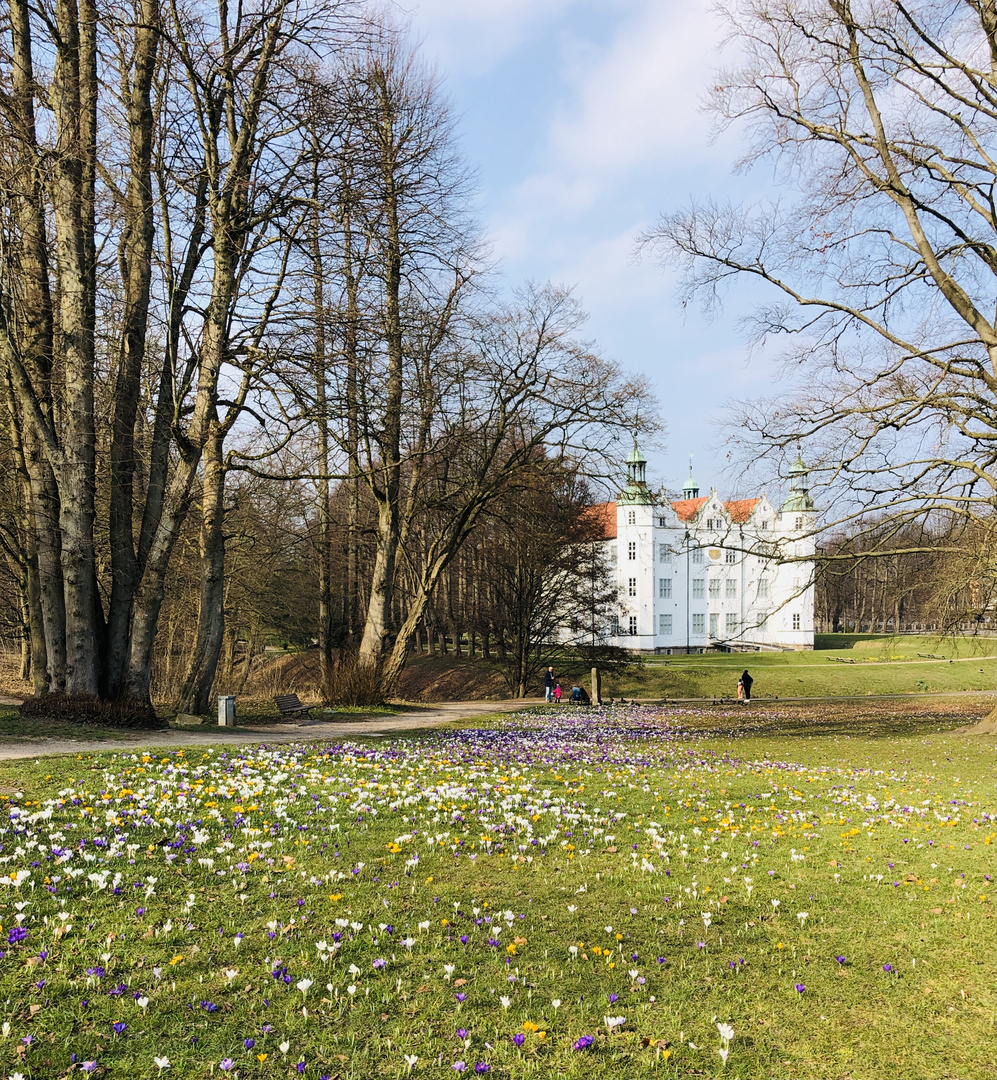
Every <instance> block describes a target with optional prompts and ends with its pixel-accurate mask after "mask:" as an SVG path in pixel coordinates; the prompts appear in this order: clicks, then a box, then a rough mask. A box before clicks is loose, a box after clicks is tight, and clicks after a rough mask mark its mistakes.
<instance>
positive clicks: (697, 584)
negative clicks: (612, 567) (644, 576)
mask: <svg viewBox="0 0 997 1080" xmlns="http://www.w3.org/2000/svg"><path fill="white" fill-rule="evenodd" d="M720 584H721V582H720V578H710V580H709V595H710V599H711V600H719V599H720ZM723 586H724V598H725V599H727V600H736V599H737V581H736V580H735V579H734V578H727V579H726V580H725V581H724V582H723ZM706 589H707V581H706V578H693V579H692V599H693V600H703V599H705V596H706V591H705V590H706ZM627 595H628V596H636V595H637V579H636V578H635V577H632V578H628V579H627ZM769 595H770V593H769V581H768V579H767V578H759V580H758V596H759V598H761V599H763V600H767V599H768V598H769ZM671 596H672V579H671V578H665V577H663V578H658V599H659V600H670V599H671Z"/></svg>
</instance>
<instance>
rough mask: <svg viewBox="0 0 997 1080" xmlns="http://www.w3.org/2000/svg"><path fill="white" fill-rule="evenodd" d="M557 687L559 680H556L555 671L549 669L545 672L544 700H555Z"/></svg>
mask: <svg viewBox="0 0 997 1080" xmlns="http://www.w3.org/2000/svg"><path fill="white" fill-rule="evenodd" d="M556 685H557V679H555V678H554V669H553V668H552V667H549V668H547V670H546V671H545V672H544V698H545V699H546V700H547V701H553V700H554V687H555V686H556Z"/></svg>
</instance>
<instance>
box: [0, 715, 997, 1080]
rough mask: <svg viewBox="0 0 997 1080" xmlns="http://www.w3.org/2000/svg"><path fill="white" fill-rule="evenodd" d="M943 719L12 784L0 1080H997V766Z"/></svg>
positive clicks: (339, 747) (105, 757) (528, 718)
mask: <svg viewBox="0 0 997 1080" xmlns="http://www.w3.org/2000/svg"><path fill="white" fill-rule="evenodd" d="M940 708H941V707H940V706H938V705H935V706H932V707H930V708H929V707H927V706H925V705H923V704H921V705H919V704H908V705H904V706H897V707H892V706H887V705H886V704H885V703H876V704H870V705H868V706H862V707H858V706H854V707H846V706H836V705H824V706H820V707H809V706H808V707H792V706H770V707H764V706H760V707H758V708H757V709H752V710H751V712H746V711H745V710H743V709H738V708H736V707H732V708H730V709H726V710H724V709H709V710H705V711H704V710H699V709H685V710H676V709H663V708H639V707H638V708H628V709H619V708H617V709H607V710H592V711H586V710H568V709H560V710H556V711H555V710H552V709H540V710H536V711H535V712H534V713H532V714H531V713H527V714H523V715H517V716H511V717H506V718H504V719H502V720H501V721H493V726H492V727H490V728H489V729H487V730H486V729H483V728H481V727H478V728H468V729H464V730H453V729H449V730H441V731H437V732H434V733H428V734H423V735H419V736H416V737H411V738H399V739H395V740H388V739H377V740H375V739H361V740H354V741H351V742H348V743H342V744H335V745H331V746H319V745H305V744H302V745H296V746H280V747H266V746H252V747H243V748H241V749H239V748H236V747H231V746H229V747H225V748H220V749H218V750H213V749H207V750H203V751H202V750H201V749H200V748H197V749H196V751H195V750H194V749H188V750H187V751H169V752H160V753H155V752H150V753H147V754H142V753H120V754H112V753H93V754H87V755H84V756H83V757H81V758H77V757H76V756H73V757H72V758H58V757H55V758H49V759H43V760H42V761H41V762H40V764H39V765H37V766H36V765H34V764H26V763H24V762H16V763H0V799H3V800H4V801H5V802H6V803H7V804H9V806H8V810H7V813H6V814H5V819H7V818H9V820H5V824H4V825H3V827H0V845H2V848H0V864H2V869H0V872H2V873H3V875H5V877H4V884H0V895H2V896H3V904H2V906H0V912H2V922H3V928H2V931H0V933H2V941H0V952H3V953H4V955H3V956H2V958H0V1002H3V1005H2V1012H3V1016H2V1018H0V1020H2V1023H3V1028H2V1037H0V1076H3V1077H4V1078H7V1077H9V1076H12V1075H14V1074H16V1073H20V1074H21V1075H22V1076H23V1077H25V1078H32V1080H40V1078H44V1080H48V1078H54V1077H60V1078H61V1077H67V1076H69V1075H73V1076H75V1075H77V1074H78V1073H80V1072H81V1071H83V1072H84V1073H87V1072H88V1073H89V1074H91V1075H94V1076H97V1077H121V1078H129V1080H131V1078H137V1080H139V1078H145V1077H155V1076H157V1075H160V1072H161V1074H162V1075H163V1076H167V1077H169V1076H176V1077H181V1076H182V1077H185V1078H195V1077H196V1078H201V1077H205V1078H207V1077H212V1078H214V1077H219V1076H224V1075H231V1076H239V1077H242V1078H261V1080H262V1078H264V1077H266V1078H270V1077H296V1076H305V1077H306V1078H312V1080H319V1078H320V1077H328V1078H330V1080H332V1078H333V1077H339V1078H340V1080H361V1078H363V1080H367V1078H375V1077H376V1078H381V1077H404V1076H406V1075H409V1074H410V1075H412V1076H415V1077H419V1076H426V1077H440V1078H442V1077H447V1076H454V1075H455V1074H462V1073H466V1074H467V1075H482V1074H484V1073H488V1074H489V1075H491V1076H494V1077H503V1078H506V1077H508V1078H512V1077H517V1078H518V1077H535V1078H538V1080H540V1078H547V1077H553V1076H558V1077H577V1078H582V1077H585V1078H589V1077H607V1078H609V1077H612V1078H620V1077H626V1078H630V1077H643V1076H654V1077H659V1076H660V1077H678V1076H683V1077H684V1076H689V1075H698V1076H723V1077H731V1078H742V1080H747V1078H757V1077H812V1078H814V1080H830V1078H834V1077H841V1078H846V1077H849V1078H862V1080H872V1078H877V1077H883V1078H886V1077H889V1078H891V1080H892V1078H904V1077H909V1078H911V1080H915V1078H916V1080H925V1078H929V1077H938V1078H942V1077H952V1078H959V1080H975V1078H977V1077H980V1078H982V1077H990V1076H992V1075H993V1073H994V1069H995V1051H994V1042H993V1030H992V1022H993V1010H994V998H995V995H994V980H993V960H992V957H993V937H994V921H993V920H994V892H993V881H992V876H993V873H994V870H993V865H992V864H993V858H992V854H993V840H994V839H995V837H997V829H995V827H994V814H995V806H994V802H995V800H994V795H993V791H994V788H993V779H994V775H993V774H994V767H993V745H992V741H991V740H989V739H980V738H974V737H967V736H964V735H959V734H953V733H952V729H953V728H954V727H955V726H956V725H958V724H962V723H965V722H966V721H967V719H972V717H970V716H967V715H961V714H956V713H954V712H950V713H945V712H941V711H939V709H940ZM721 1052H725V1054H726V1063H725V1062H724V1060H723V1057H724V1054H723V1053H721Z"/></svg>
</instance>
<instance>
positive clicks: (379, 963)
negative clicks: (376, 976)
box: [373, 960, 388, 971]
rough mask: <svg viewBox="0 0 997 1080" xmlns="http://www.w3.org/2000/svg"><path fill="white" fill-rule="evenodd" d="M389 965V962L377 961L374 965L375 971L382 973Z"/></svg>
mask: <svg viewBox="0 0 997 1080" xmlns="http://www.w3.org/2000/svg"><path fill="white" fill-rule="evenodd" d="M387 963H388V961H387V960H375V961H374V964H373V967H374V970H375V971H380V970H381V968H383V967H386V966H387Z"/></svg>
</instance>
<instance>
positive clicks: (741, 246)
mask: <svg viewBox="0 0 997 1080" xmlns="http://www.w3.org/2000/svg"><path fill="white" fill-rule="evenodd" d="M725 14H726V18H727V20H728V23H729V28H730V36H731V39H732V44H733V46H734V47H735V48H736V50H737V52H738V57H739V61H740V66H738V67H733V68H731V69H730V70H725V71H722V72H720V73H719V74H718V75H717V80H716V85H715V86H714V88H713V92H712V97H711V104H712V110H713V113H714V115H715V116H716V118H717V119H718V121H719V123H720V125H721V126H725V125H729V124H735V123H738V124H741V125H742V126H743V127H745V128H746V130H747V131H748V133H749V135H750V138H751V147H752V149H751V150H750V151H749V152H748V154H747V157H746V160H745V162H744V164H746V165H751V164H754V163H756V162H758V161H761V160H763V159H769V160H773V161H774V163H775V167H776V170H777V175H778V178H779V179H780V180H782V181H784V182H786V183H787V184H788V185H790V186H791V187H792V188H793V189H794V190H793V193H792V194H791V195H790V196H789V197H787V198H786V199H785V200H784V201H781V202H776V203H771V204H765V205H760V206H756V207H752V208H745V207H736V206H729V205H718V204H702V205H695V206H692V207H691V208H690V209H687V210H684V211H681V212H678V213H673V214H671V215H669V216H667V217H665V218H664V219H662V220H661V221H660V222H659V223H658V225H657V226H655V227H654V228H653V229H652V230H650V231H649V232H648V233H647V234H646V235H645V237H644V238H643V243H644V244H645V245H647V246H648V247H649V248H650V249H652V250H653V251H654V252H655V253H656V254H657V255H658V256H660V257H662V258H668V259H671V258H672V257H673V256H675V255H676V254H677V255H678V256H679V257H680V258H681V259H683V260H684V264H685V268H686V295H687V296H688V297H698V298H700V299H702V300H703V301H704V302H705V303H706V304H707V306H708V307H709V306H710V305H712V304H714V303H716V302H717V301H718V300H719V299H720V298H721V295H722V293H723V291H724V290H726V289H727V287H728V286H729V285H730V284H731V283H732V282H734V281H735V280H737V279H753V280H756V281H760V282H762V283H764V286H765V287H767V289H768V290H769V293H770V294H771V295H772V297H773V299H772V300H771V302H769V303H766V304H764V305H763V306H761V307H759V308H758V309H757V310H756V311H755V313H754V315H753V316H752V317H751V319H750V320H749V324H750V328H751V330H752V333H753V335H754V337H755V339H756V340H758V341H762V340H764V339H767V338H785V339H786V340H787V341H788V342H795V344H789V345H788V347H787V353H786V359H787V363H788V366H789V371H790V374H791V375H792V376H795V379H794V381H795V384H796V385H797V386H804V389H802V390H800V391H793V390H790V391H789V392H788V393H787V394H786V395H784V396H782V397H779V398H776V399H774V400H768V401H763V402H755V403H747V404H743V405H740V406H738V408H737V410H736V416H737V419H736V420H735V421H733V422H732V433H731V434H732V440H733V441H735V442H736V443H738V444H739V445H740V448H741V451H742V454H741V456H742V458H743V460H745V461H750V462H753V463H755V464H757V465H758V466H759V467H760V468H761V469H762V470H763V471H764V470H765V469H766V467H767V469H768V473H769V475H770V476H771V475H772V474H778V473H780V472H781V473H782V475H785V467H786V464H787V463H788V460H789V459H790V457H792V456H793V454H794V453H795V447H796V445H797V444H798V443H802V444H803V446H804V451H805V453H806V455H807V457H808V461H809V463H810V465H811V466H812V468H813V471H814V480H815V484H814V488H815V492H816V494H817V497H818V499H819V501H820V502H821V503H822V504H823V507H824V508H825V510H826V511H827V514H826V517H827V520H828V523H829V524H831V525H834V524H839V525H841V524H847V525H848V526H849V528H850V530H851V531H852V532H855V531H856V530H858V531H861V530H862V529H867V530H868V533H869V537H870V539H875V548H876V549H877V550H880V551H883V552H887V551H895V550H897V548H898V546H899V545H906V546H908V547H911V546H912V547H913V548H915V549H918V548H922V549H923V548H927V547H931V546H935V545H936V544H937V543H938V540H939V536H942V537H947V536H957V535H960V530H959V529H957V528H954V523H955V522H956V521H958V520H962V521H964V522H968V521H974V522H977V523H980V522H985V521H991V522H992V520H993V517H994V510H995V505H997V469H995V463H997V325H995V304H994V297H995V287H997V246H995V231H997V217H995V203H994V181H995V177H997V160H995V157H994V148H995V146H997V15H995V6H994V0H912V2H909V3H906V2H900V0H744V2H739V3H735V4H733V5H732V6H730V7H728V8H727V9H726V11H725ZM978 532H979V534H980V535H983V534H989V533H990V532H992V529H990V528H989V527H982V528H981V529H979V530H978ZM961 535H962V536H963V537H965V536H967V535H969V534H968V533H966V532H962V533H961ZM862 547H863V550H864V552H865V553H866V554H868V553H869V547H870V546H869V545H862ZM953 550H954V549H953ZM986 550H987V545H985V544H984V545H983V546H982V547H981V548H979V549H978V552H977V553H978V556H979V560H980V561H978V564H977V571H976V572H977V573H983V574H985V573H988V572H991V571H992V567H990V568H988V567H987V566H986V565H985V562H984V559H985V552H986ZM840 554H841V556H842V557H844V558H848V557H850V555H851V554H852V553H850V552H841V553H840Z"/></svg>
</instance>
